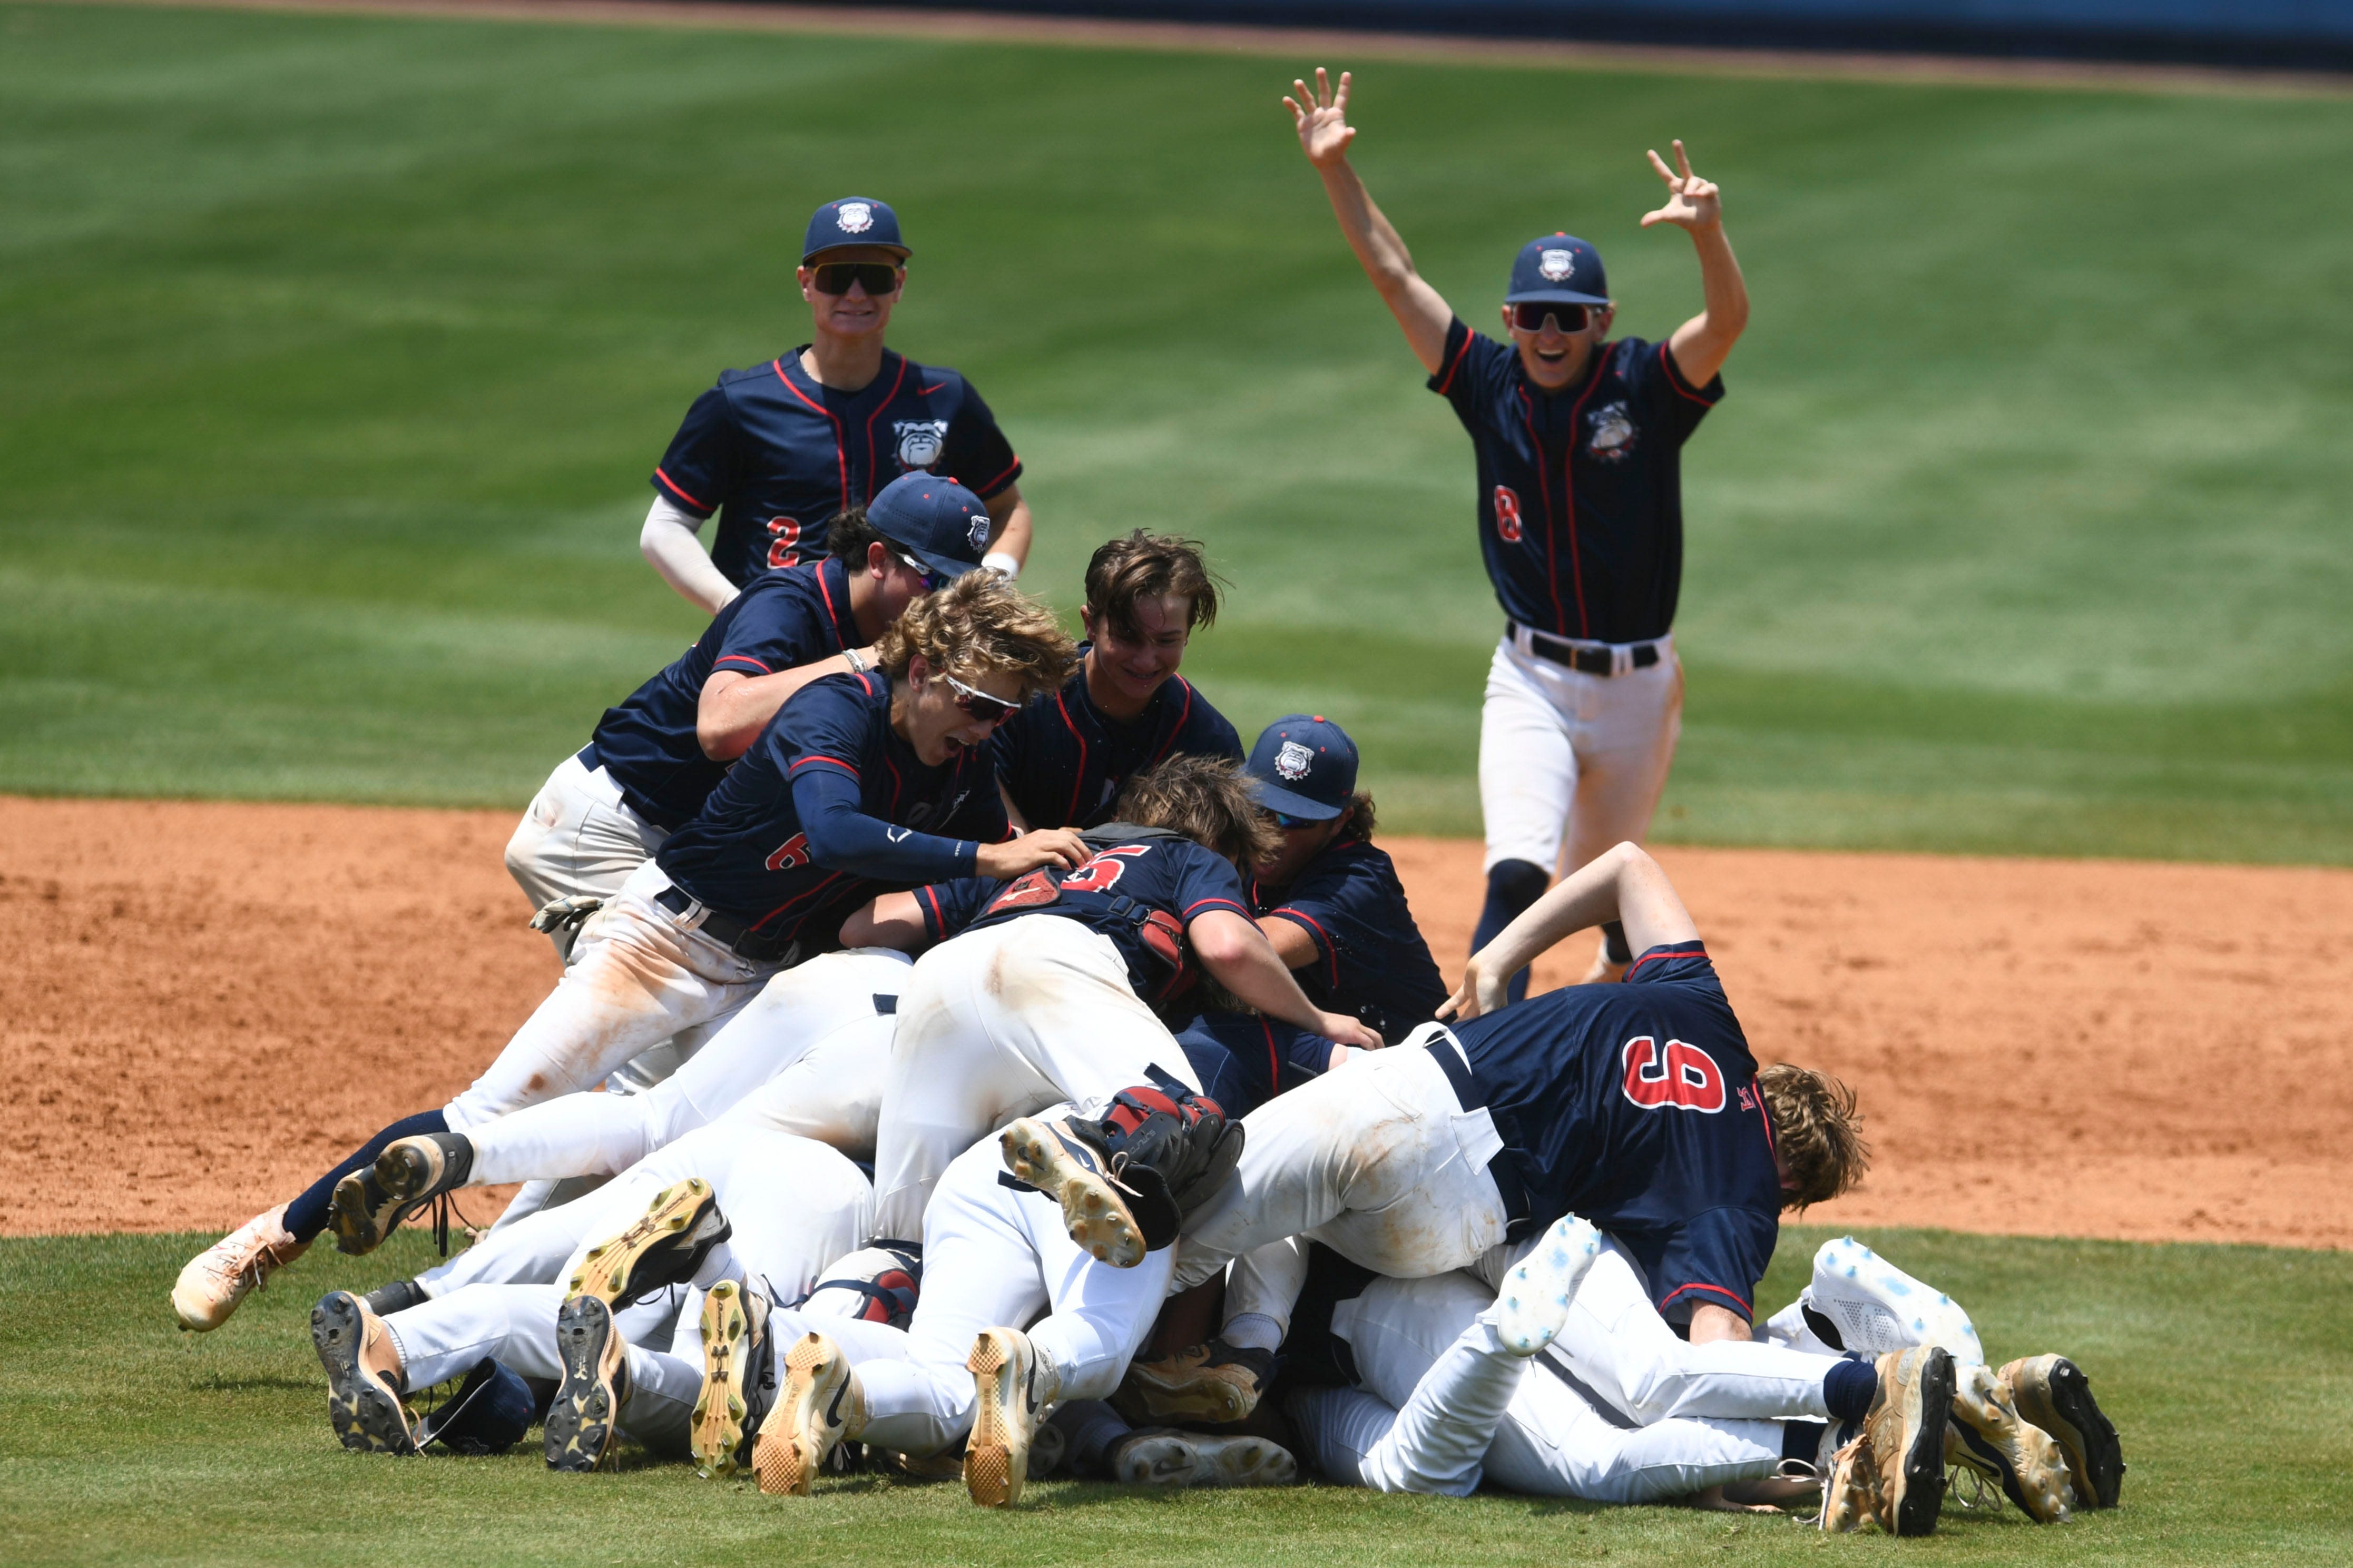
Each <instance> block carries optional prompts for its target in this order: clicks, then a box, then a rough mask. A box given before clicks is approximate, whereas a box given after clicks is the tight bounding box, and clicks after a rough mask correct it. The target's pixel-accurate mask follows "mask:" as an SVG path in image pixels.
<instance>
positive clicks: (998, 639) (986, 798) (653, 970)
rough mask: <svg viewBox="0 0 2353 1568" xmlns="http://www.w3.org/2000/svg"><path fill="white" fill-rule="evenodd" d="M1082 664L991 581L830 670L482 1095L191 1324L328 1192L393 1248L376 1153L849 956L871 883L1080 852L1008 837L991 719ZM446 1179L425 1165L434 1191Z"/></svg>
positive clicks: (1049, 838) (1060, 838) (246, 1254)
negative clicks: (406, 1146) (399, 1150)
mask: <svg viewBox="0 0 2353 1568" xmlns="http://www.w3.org/2000/svg"><path fill="white" fill-rule="evenodd" d="M1075 657H1076V655H1075V650H1074V649H1073V648H1072V647H1071V643H1070V639H1069V638H1068V637H1064V636H1063V634H1062V632H1061V630H1060V627H1058V626H1056V625H1055V624H1054V620H1053V617H1052V616H1051V615H1050V614H1049V613H1048V612H1047V611H1046V610H1045V609H1044V608H1042V607H1041V606H1039V605H1034V604H1032V603H1030V602H1029V600H1027V599H1025V598H1023V597H1022V596H1021V595H1019V594H1018V593H1016V592H1015V591H1013V590H1012V589H1011V588H1010V587H1008V585H1006V584H1004V582H1003V581H1002V580H1001V579H999V578H997V576H996V575H995V574H989V573H974V574H971V575H970V576H967V577H965V578H964V579H962V580H961V581H959V582H957V583H956V584H954V585H952V586H950V587H948V588H946V589H944V590H942V591H940V592H937V593H934V594H933V595H929V596H928V597H926V598H924V599H923V600H921V601H919V602H918V603H917V604H916V605H913V606H911V607H910V608H909V609H908V611H907V612H906V613H905V614H904V615H903V616H902V617H901V618H900V620H899V621H898V622H897V624H895V625H894V626H892V628H891V630H890V631H889V632H888V633H887V634H886V635H885V636H884V637H883V641H882V646H881V660H880V664H879V666H878V668H876V669H874V670H871V671H869V672H866V673H863V674H860V675H838V676H828V677H826V678H824V679H821V680H818V682H816V683H815V684H814V685H812V686H810V687H809V688H807V689H805V690H803V691H802V692H800V693H799V694H798V695H797V696H796V697H795V698H794V699H793V700H791V701H789V702H787V703H786V705H785V707H784V708H783V709H782V710H779V711H778V713H777V715H776V718H775V719H774V720H772V721H770V722H769V724H768V727H767V729H766V730H765V731H763V733H762V735H761V738H760V741H759V742H758V743H757V744H756V745H754V747H753V748H752V749H751V750H750V751H749V752H746V753H744V756H743V757H742V758H741V759H739V760H738V761H737V763H735V765H734V766H733V768H731V769H730V770H729V771H728V773H727V776H726V778H725V779H724V780H723V782H722V783H721V784H720V785H719V787H718V788H717V789H715V790H713V791H712V794H711V797H710V799H709V800H708V801H707V802H706V803H705V805H704V806H703V809H702V813H701V814H700V815H699V816H696V818H695V819H694V820H693V821H692V822H691V823H688V824H687V825H686V826H683V827H681V829H679V831H678V832H676V833H674V834H672V835H671V836H670V837H669V839H667V840H666V841H665V842H664V843H663V845H662V847H661V849H660V850H659V853H658V854H657V855H656V856H655V857H654V858H653V859H651V860H649V861H648V862H647V863H646V864H644V865H643V866H640V867H639V868H638V869H637V870H636V871H635V872H633V873H632V874H631V876H630V879H629V880H628V882H627V883H626V884H624V886H623V888H622V889H621V892H620V894H619V896H618V897H617V898H616V899H615V900H614V901H613V902H612V904H611V905H609V906H607V908H606V909H604V910H600V911H599V913H598V915H597V919H596V922H595V924H594V925H593V926H591V927H590V928H589V929H588V930H587V931H585V932H584V933H583V935H582V940H581V943H580V947H581V952H579V954H578V956H577V957H576V958H575V962H574V963H573V964H572V965H571V967H570V968H568V969H567V970H566V971H565V975H564V978H563V980H562V981H561V982H559V983H558V984H557V986H556V989H555V991H554V994H551V995H550V996H549V997H548V999H547V1000H546V1001H545V1002H543V1003H542V1004H541V1005H540V1006H539V1009H538V1010H537V1011H536V1012H534V1013H533V1015H532V1017H531V1019H530V1021H528V1022H527V1023H525V1024H524V1026H522V1029H521V1030H519V1031H518V1032H517V1033H516V1035H515V1037H514V1038H513V1039H512V1040H511V1041H509V1042H508V1044H507V1046H506V1047H505V1048H504V1049H503V1050H501V1052H500V1054H499V1057H498V1059H497V1060H496V1061H494V1062H493V1063H492V1064H491V1067H490V1068H489V1069H488V1070H487V1071H486V1072H484V1073H483V1075H482V1076H481V1077H480V1078H479V1079H476V1080H475V1081H474V1083H473V1085H472V1086H471V1087H470V1088H469V1089H466V1090H465V1091H464V1092H463V1093H461V1094H459V1096H457V1097H456V1098H455V1099H454V1100H451V1101H450V1102H449V1103H448V1106H446V1107H444V1108H443V1109H441V1110H431V1111H426V1112H422V1113H420V1114H418V1115H415V1116H411V1117H407V1118H405V1119H403V1120H402V1121H396V1122H395V1123H393V1124H392V1125H391V1126H389V1127H386V1128H385V1129H384V1130H383V1131H381V1132H379V1133H377V1134H376V1135H375V1137H374V1138H371V1139H370V1140H368V1142H366V1143H365V1144H363V1145H362V1146H361V1147H360V1148H359V1149H358V1150H356V1151H354V1152H353V1153H352V1154H351V1155H349V1156H348V1157H346V1158H345V1159H344V1160H343V1161H341V1162H339V1163H337V1165H336V1166H335V1168H334V1169H333V1170H332V1171H330V1172H329V1173H327V1174H326V1175H324V1176H322V1178H321V1179H320V1180H319V1181H318V1182H317V1183H315V1184H313V1185H312V1186H311V1188H310V1189H309V1190H308V1191H306V1192H304V1193H303V1194H301V1195H300V1196H299V1197H297V1198H295V1199H294V1200H293V1201H292V1202H291V1203H290V1204H288V1205H283V1206H281V1207H280V1208H273V1209H271V1210H269V1211H267V1212H265V1213H263V1214H261V1215H256V1216H255V1217H254V1218H253V1219H252V1220H250V1221H248V1222H247V1224H246V1225H244V1226H240V1227H239V1228H238V1229H237V1230H236V1231H234V1232H232V1233H231V1234H230V1235H229V1236H227V1237H224V1238H223V1239H222V1240H221V1241H220V1242H218V1243H216V1244H215V1245H214V1246H213V1247H210V1248H208V1249H206V1251H205V1252H204V1253H202V1254H200V1255H198V1256H197V1257H196V1258H195V1259H193V1260H191V1261H190V1263H189V1264H188V1266H187V1267H186V1268H184V1269H183V1270H182V1271H181V1274H180V1278H179V1280H178V1282H177V1283H176V1285H175V1286H174V1290H173V1302H174V1308H175V1310H177V1311H178V1313H179V1316H180V1320H181V1321H182V1322H183V1323H184V1324H185V1326H187V1327H189V1328H191V1329H197V1330H205V1329H211V1328H214V1327H216V1326H218V1325H219V1324H220V1323H221V1322H223V1321H226V1320H227V1317H228V1315H229V1313H230V1312H232V1311H234V1310H236V1307H237V1302H238V1301H239V1300H242V1299H243V1298H244V1296H245V1294H246V1292H247V1291H248V1290H249V1289H252V1287H253V1286H254V1285H255V1284H257V1283H258V1282H259V1280H260V1279H262V1278H264V1277H265V1276H266V1275H267V1274H268V1273H269V1270H270V1269H272V1268H276V1267H278V1266H279V1265H280V1264H282V1263H284V1262H287V1261H290V1259H291V1258H293V1257H295V1256H298V1255H299V1254H300V1253H301V1250H302V1249H303V1248H304V1247H307V1246H308V1245H309V1243H310V1241H311V1238H312V1237H315V1236H316V1235H317V1234H318V1233H319V1232H320V1231H321V1230H322V1229H324V1228H325V1227H326V1225H327V1223H328V1219H329V1205H330V1204H331V1203H332V1205H333V1214H334V1220H335V1226H336V1234H337V1239H338V1244H339V1245H340V1246H341V1247H343V1249H344V1250H346V1251H350V1252H365V1251H367V1250H369V1249H371V1248H372V1247H375V1245H377V1244H378V1243H379V1242H381V1241H382V1240H383V1238H384V1237H385V1235H387V1234H389V1232H390V1231H391V1229H392V1228H393V1227H394V1226H397V1225H398V1224H399V1223H400V1221H401V1220H402V1219H403V1218H404V1217H406V1215H407V1214H409V1213H411V1212H414V1210H415V1209H416V1208H417V1206H418V1205H420V1203H421V1202H422V1201H423V1200H421V1199H418V1198H417V1197H415V1196H414V1195H413V1194H394V1193H392V1192H390V1191H387V1190H386V1189H385V1186H384V1185H383V1184H382V1183H381V1182H380V1181H379V1180H378V1179H377V1176H376V1173H375V1162H376V1158H377V1156H378V1155H379V1154H381V1153H382V1152H384V1150H385V1147H386V1146H387V1145H388V1144H390V1143H392V1142H395V1141H396V1140H398V1139H401V1138H405V1137H409V1136H411V1135H414V1134H419V1133H433V1132H448V1131H459V1132H462V1131H465V1130H466V1129H467V1128H468V1127H470V1126H472V1125H474V1124H476V1123H478V1122H480V1121H486V1120H488V1119H489V1118H491V1117H493V1116H497V1115H501V1114H502V1113H504V1112H507V1111H511V1110H517V1109H519V1108H521V1107H522V1106H525V1105H531V1104H534V1103H537V1102H539V1101H541V1100H548V1099H551V1098H553V1097H554V1096H556V1095H559V1094H566V1093H572V1092H576V1091H578V1090H582V1089H589V1088H592V1087H593V1086H595V1085H596V1083H597V1082H598V1081H599V1080H600V1079H603V1078H604V1076H605V1075H606V1074H607V1072H609V1071H611V1070H612V1068H615V1067H617V1066H619V1065H620V1064H621V1063H622V1062H625V1061H628V1059H630V1058H632V1057H634V1056H635V1055H636V1054H637V1053H638V1052H639V1051H641V1050H643V1049H644V1048H646V1047H648V1046H649V1045H651V1044H653V1043H654V1042H656V1041H658V1040H661V1039H666V1038H668V1037H670V1036H672V1035H674V1034H676V1033H677V1032H678V1031H679V1030H680V1029H681V1028H686V1027H689V1026H695V1025H700V1024H705V1023H709V1022H711V1021H712V1020H715V1019H720V1018H723V1017H724V1016H726V1015H727V1014H728V1013H729V1012H731V1011H733V1009H735V1008H737V1007H740V1006H742V1005H744V1003H745V1002H747V1001H749V1000H750V999H751V997H752V996H754V994H757V993H758V991H759V990H760V988H761V986H762V985H763V984H765V983H766V981H767V980H768V979H769V977H770V976H772V975H774V974H775V973H776V972H777V971H778V970H779V969H783V968H788V967H790V966H791V965H793V964H794V963H797V962H799V961H800V960H801V959H803V958H806V957H809V956H812V955H814V954H815V953H817V952H824V951H826V950H827V949H828V948H831V947H833V946H834V945H835V944H836V939H835V932H836V931H838V930H839V926H840V924H841V921H842V919H843V917H844V916H845V915H846V914H847V913H848V911H849V910H850V909H852V908H854V907H856V906H857V905H859V904H860V903H863V902H865V901H866V900H868V899H870V898H871V897H872V896H873V895H874V894H875V892H876V891H878V890H881V889H889V888H891V887H892V886H897V887H910V886H913V885H915V884H917V883H919V882H923V881H928V880H935V879H941V878H944V877H952V876H959V875H970V874H975V873H977V874H979V875H984V876H994V877H1000V878H1010V877H1017V876H1019V875H1021V874H1022V873H1024V872H1026V871H1029V870H1031V869H1034V868H1038V867H1039V866H1043V865H1048V864H1052V865H1055V866H1058V867H1067V866H1075V865H1076V864H1077V863H1078V862H1079V861H1080V860H1082V859H1083V858H1085V857H1086V854H1087V851H1086V848H1085V847H1084V846H1083V845H1082V844H1081V843H1080V842H1079V840H1078V837H1077V836H1076V835H1075V834H1071V833H1069V832H1066V831H1060V830H1049V831H1044V832H1039V833H1033V834H1029V835H1026V836H1024V837H1020V838H1018V839H1014V840H1012V841H1010V842H1000V840H1002V839H1003V838H1004V837H1005V834H1006V832H1007V828H1006V824H1005V814H1004V807H1003V805H1002V804H1001V803H1000V802H999V801H998V799H997V794H996V791H995V790H994V789H993V788H992V787H990V784H991V781H990V780H989V777H988V774H987V767H986V763H985V759H986V756H987V751H986V742H987V739H988V736H989V733H990V731H992V730H994V729H995V728H996V727H997V724H999V723H1001V722H1002V721H1004V720H1005V719H1006V718H1007V717H1008V716H1010V715H1011V714H1012V713H1014V712H1015V711H1017V710H1018V708H1019V705H1020V703H1021V702H1022V701H1023V700H1025V699H1026V698H1028V697H1029V695H1030V694H1031V693H1032V692H1034V691H1036V690H1038V689H1041V688H1044V687H1049V686H1051V685H1052V684H1054V683H1055V682H1056V681H1058V680H1060V679H1061V678H1062V676H1063V675H1064V673H1065V672H1066V671H1067V670H1068V669H1069V668H1070V666H1071V662H1072V660H1073V659H1074V658H1075ZM439 1174H440V1173H438V1172H435V1171H433V1170H431V1169H430V1168H429V1167H428V1168H427V1169H426V1170H425V1171H424V1172H423V1173H422V1175H423V1177H424V1180H425V1182H426V1183H427V1184H438V1177H439Z"/></svg>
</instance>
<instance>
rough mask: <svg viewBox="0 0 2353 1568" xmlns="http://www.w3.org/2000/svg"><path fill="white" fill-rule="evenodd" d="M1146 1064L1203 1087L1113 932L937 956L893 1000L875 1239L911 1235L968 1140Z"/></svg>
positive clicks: (1058, 919) (1097, 1105) (957, 944)
mask: <svg viewBox="0 0 2353 1568" xmlns="http://www.w3.org/2000/svg"><path fill="white" fill-rule="evenodd" d="M1154 1067H1157V1068H1160V1069H1161V1070H1162V1071H1164V1072H1166V1073H1167V1074H1169V1075H1171V1076H1173V1077H1175V1078H1176V1079H1179V1080H1180V1081H1182V1082H1183V1083H1185V1084H1186V1085H1187V1086H1188V1087H1190V1088H1193V1089H1199V1088H1200V1083H1199V1080H1198V1079H1196V1078H1195V1076H1194V1073H1193V1068H1192V1065H1191V1064H1190V1063H1189V1062H1187V1060H1186V1058H1185V1052H1184V1049H1183V1047H1180V1046H1178V1045H1177V1043H1176V1037H1175V1036H1173V1035H1171V1034H1170V1033H1169V1032H1168V1026H1166V1025H1165V1024H1163V1023H1162V1022H1161V1021H1160V1020H1159V1018H1158V1017H1156V1016H1155V1015H1154V1014H1153V1011H1152V1009H1151V1008H1149V1007H1147V1006H1145V1005H1144V1003H1143V1002H1141V1001H1140V1000H1138V999H1137V997H1136V994H1135V993H1134V990H1133V989H1132V988H1131V987H1130V986H1129V984H1128V978H1127V965H1126V964H1125V963H1123V962H1122V961H1121V959H1120V956H1119V950H1118V949H1117V948H1116V947H1114V946H1113V945H1112V941H1111V939H1110V938H1109V937H1106V936H1102V935H1098V934H1097V933H1096V932H1094V931H1090V930H1088V929H1087V928H1086V927H1085V926H1083V925H1081V924H1080V923H1079V922H1078V921H1074V920H1071V919H1068V918H1067V917H1064V916H1061V915H1052V914H1032V915H1024V916H1022V917H1021V918H1020V919H1018V920H1012V921H1006V922H1005V923H1004V924H1003V925H997V926H988V927H985V928H984V929H982V930H980V931H970V932H967V933H966V934H965V935H963V936H959V937H955V938H953V939H951V940H950V941H947V942H942V943H941V944H940V945H939V946H937V947H934V948H933V949H932V950H931V951H930V952H926V953H924V954H923V957H922V958H920V959H918V960H916V962H915V968H914V973H913V974H911V975H910V976H908V979H907V984H906V989H905V990H903V991H902V992H901V993H900V995H899V1029H898V1035H897V1037H896V1039H895V1040H894V1041H893V1043H892V1048H891V1068H890V1076H889V1078H888V1079H887V1081H886V1084H885V1087H884V1089H883V1092H882V1116H881V1123H880V1125H879V1126H878V1127H877V1129H876V1131H875V1135H874V1190H875V1194H876V1198H877V1203H876V1209H875V1223H876V1225H877V1226H880V1229H879V1230H878V1231H877V1232H876V1234H877V1235H879V1236H884V1237H902V1238H904V1237H913V1236H916V1235H920V1234H921V1233H922V1229H923V1205H924V1204H925V1203H926V1202H927V1201H928V1200H929V1198H930V1196H931V1192H932V1188H933V1186H934V1184H936V1183H937V1182H938V1181H939V1179H940V1175H941V1173H943V1172H944V1171H945V1170H946V1169H947V1167H948V1163H949V1162H950V1161H952V1160H954V1159H955V1158H956V1157H957V1156H958V1155H960V1154H962V1153H963V1152H965V1150H966V1149H968V1148H970V1147H971V1146H972V1142H973V1140H975V1139H976V1138H978V1137H980V1136H981V1135H982V1134H984V1133H987V1132H989V1131H995V1130H996V1129H998V1128H1001V1127H1003V1126H1004V1125H1005V1124H1006V1123H1008V1122H1009V1121H1012V1120H1013V1119H1014V1118H1016V1117H1018V1116H1028V1115H1030V1114H1032V1113H1033V1112H1036V1111H1038V1110H1043V1109H1044V1108H1046V1107H1047V1106H1049V1105H1052V1104H1055V1103H1056V1102H1058V1101H1060V1100H1075V1101H1076V1102H1078V1104H1079V1106H1080V1108H1081V1110H1082V1111H1086V1112H1094V1111H1099V1110H1100V1109H1101V1105H1102V1103H1103V1102H1104V1101H1107V1100H1109V1099H1110V1098H1111V1096H1113V1095H1114V1094H1117V1093H1118V1092H1119V1091H1120V1090H1121V1089H1128V1088H1131V1087H1133V1086H1134V1085H1136V1084H1140V1083H1145V1082H1149V1081H1150V1075H1149V1073H1148V1071H1147V1069H1148V1068H1154ZM966 1348H967V1349H969V1348H970V1347H969V1346H967V1347H966ZM959 1353H961V1352H959Z"/></svg>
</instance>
